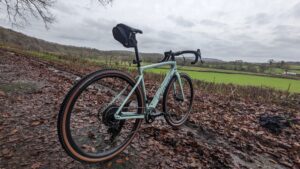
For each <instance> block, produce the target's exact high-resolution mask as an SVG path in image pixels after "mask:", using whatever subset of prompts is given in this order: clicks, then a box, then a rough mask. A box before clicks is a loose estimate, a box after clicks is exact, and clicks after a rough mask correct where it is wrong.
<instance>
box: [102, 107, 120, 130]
mask: <svg viewBox="0 0 300 169" xmlns="http://www.w3.org/2000/svg"><path fill="white" fill-rule="evenodd" d="M118 109H119V107H118V106H116V105H110V106H108V107H107V108H106V109H105V110H104V111H103V113H102V122H103V123H104V124H105V125H106V126H109V127H113V126H116V125H118V123H119V122H120V121H119V120H117V119H116V118H115V116H114V115H115V113H116V112H117V110H118ZM98 116H99V115H98Z"/></svg>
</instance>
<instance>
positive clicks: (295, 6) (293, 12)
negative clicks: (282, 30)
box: [291, 2, 300, 19]
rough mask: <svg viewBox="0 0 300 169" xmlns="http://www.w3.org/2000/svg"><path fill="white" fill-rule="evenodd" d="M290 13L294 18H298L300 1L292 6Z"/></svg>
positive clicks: (299, 17) (299, 15) (299, 16)
mask: <svg viewBox="0 0 300 169" xmlns="http://www.w3.org/2000/svg"><path fill="white" fill-rule="evenodd" d="M291 13H292V16H294V17H295V18H297V19H300V2H299V3H297V4H296V5H294V6H293V8H292V10H291Z"/></svg>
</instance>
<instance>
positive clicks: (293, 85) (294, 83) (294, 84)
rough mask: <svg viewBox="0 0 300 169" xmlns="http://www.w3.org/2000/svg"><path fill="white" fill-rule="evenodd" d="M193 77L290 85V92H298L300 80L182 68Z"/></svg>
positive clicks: (283, 87) (285, 89)
mask: <svg viewBox="0 0 300 169" xmlns="http://www.w3.org/2000/svg"><path fill="white" fill-rule="evenodd" d="M166 71H167V69H151V70H149V72H152V73H159V74H163V73H165V72H166ZM182 72H185V73H187V74H189V75H190V76H191V77H192V78H193V79H198V80H203V81H207V82H215V83H225V84H229V83H232V84H237V85H243V86H259V87H261V86H263V87H270V88H274V89H278V90H283V91H287V90H288V88H289V85H290V89H289V91H290V92H295V93H300V80H293V79H284V78H274V77H267V76H255V75H246V74H227V73H216V72H196V71H187V70H183V71H182Z"/></svg>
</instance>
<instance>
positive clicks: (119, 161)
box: [116, 159, 124, 164]
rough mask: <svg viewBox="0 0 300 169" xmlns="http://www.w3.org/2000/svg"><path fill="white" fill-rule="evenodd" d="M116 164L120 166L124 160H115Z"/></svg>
mask: <svg viewBox="0 0 300 169" xmlns="http://www.w3.org/2000/svg"><path fill="white" fill-rule="evenodd" d="M116 163H118V164H122V163H124V160H123V159H117V160H116Z"/></svg>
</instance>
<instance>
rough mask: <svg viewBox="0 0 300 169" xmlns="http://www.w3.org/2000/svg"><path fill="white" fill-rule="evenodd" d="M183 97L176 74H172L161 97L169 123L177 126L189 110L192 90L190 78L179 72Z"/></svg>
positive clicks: (185, 117)
mask: <svg viewBox="0 0 300 169" xmlns="http://www.w3.org/2000/svg"><path fill="white" fill-rule="evenodd" d="M180 79H181V83H182V88H183V94H184V98H183V96H182V92H181V88H180V85H179V81H178V78H177V76H174V77H173V78H172V79H171V81H170V83H169V84H168V86H167V88H166V90H165V93H164V97H163V111H164V112H165V119H166V121H167V122H168V124H169V125H171V126H174V127H178V126H180V125H182V124H183V123H184V122H185V121H186V120H187V118H188V115H189V114H190V112H191V109H192V104H193V99H194V90H193V84H192V80H191V78H190V77H189V76H188V75H187V74H184V73H180Z"/></svg>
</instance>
